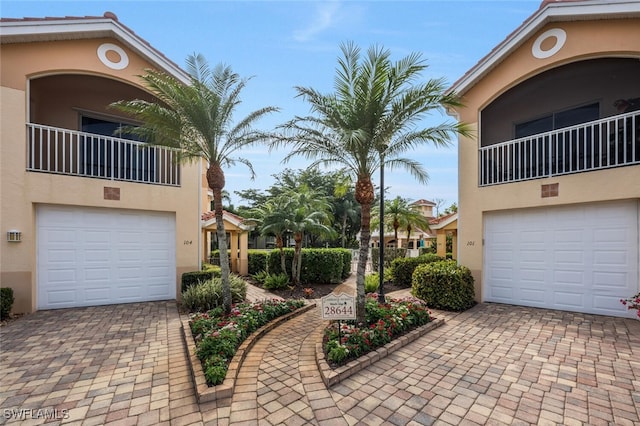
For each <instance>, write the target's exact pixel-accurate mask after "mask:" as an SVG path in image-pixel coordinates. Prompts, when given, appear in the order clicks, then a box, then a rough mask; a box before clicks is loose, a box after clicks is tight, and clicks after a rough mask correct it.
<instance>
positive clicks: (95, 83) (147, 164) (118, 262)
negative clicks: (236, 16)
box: [0, 13, 202, 312]
mask: <svg viewBox="0 0 640 426" xmlns="http://www.w3.org/2000/svg"><path fill="white" fill-rule="evenodd" d="M0 29H1V35H0V40H1V43H2V44H1V50H0V55H1V58H0V63H1V69H0V77H1V88H0V90H1V92H0V99H1V106H2V109H1V114H0V142H1V150H0V155H1V157H0V185H1V186H0V189H1V198H0V202H1V204H0V229H1V230H2V236H3V238H2V241H1V242H0V249H1V253H0V280H1V285H2V287H11V288H12V289H13V290H14V293H15V299H16V300H15V304H14V309H13V310H14V312H31V311H34V310H38V309H53V308H65V307H75V306H89V305H101V304H110V303H125V302H137V301H149V300H168V299H175V298H176V296H177V292H178V289H179V281H180V276H181V275H182V273H183V272H186V271H190V270H194V269H197V268H198V266H199V259H200V258H201V257H202V256H201V253H200V250H201V247H202V245H201V244H200V238H201V223H200V214H201V211H202V210H201V207H200V205H199V204H200V201H199V200H201V190H202V186H201V174H202V170H201V166H200V165H196V166H188V165H180V164H178V163H177V162H176V161H174V160H175V158H176V157H175V152H172V151H171V150H168V149H164V148H159V147H148V146H145V145H144V144H141V143H139V142H136V141H132V140H128V139H126V138H116V137H113V130H114V129H115V128H117V127H118V126H120V125H121V124H135V123H131V122H130V121H129V120H128V119H127V118H126V117H123V116H122V115H121V114H119V113H118V112H117V111H115V110H113V109H110V108H108V105H109V104H110V103H112V102H114V101H117V100H122V99H135V98H144V99H150V95H149V94H148V93H147V92H145V90H144V88H143V86H142V85H141V80H140V78H139V77H137V76H138V75H140V74H143V73H144V70H145V69H148V68H155V69H159V70H162V71H164V72H167V73H169V74H171V75H173V76H174V77H176V78H177V79H179V80H180V81H184V82H185V83H186V82H188V77H187V75H186V74H185V72H184V71H182V70H181V69H180V68H179V67H178V66H177V65H175V64H174V63H172V62H171V61H169V60H168V59H167V58H166V57H164V56H163V55H162V54H161V53H160V52H158V51H157V50H155V49H154V48H153V47H151V46H150V45H149V44H148V43H147V42H146V41H145V40H142V39H141V38H140V37H138V36H137V35H136V34H135V33H133V32H132V31H131V30H130V29H128V28H127V27H126V26H124V25H122V24H121V23H120V22H118V20H117V18H116V17H115V16H114V15H113V14H110V13H106V14H105V15H104V16H102V17H82V18H46V19H31V18H29V19H2V21H1V26H0ZM5 234H6V238H5ZM16 240H18V241H16Z"/></svg>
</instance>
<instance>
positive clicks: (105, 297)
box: [83, 286, 111, 304]
mask: <svg viewBox="0 0 640 426" xmlns="http://www.w3.org/2000/svg"><path fill="white" fill-rule="evenodd" d="M110 291H111V288H110V287H107V286H103V287H95V288H94V287H88V288H85V289H84V290H83V294H84V299H85V301H87V302H88V303H90V304H101V303H104V304H107V303H108V301H109V294H110Z"/></svg>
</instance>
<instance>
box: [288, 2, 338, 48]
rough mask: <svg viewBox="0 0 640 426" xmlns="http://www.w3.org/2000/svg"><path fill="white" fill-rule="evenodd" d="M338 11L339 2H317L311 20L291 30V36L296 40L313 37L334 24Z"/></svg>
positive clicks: (305, 39)
mask: <svg viewBox="0 0 640 426" xmlns="http://www.w3.org/2000/svg"><path fill="white" fill-rule="evenodd" d="M339 13H340V3H339V2H337V1H329V2H322V3H318V4H317V7H316V11H315V14H314V16H313V20H312V21H311V22H310V23H309V24H308V25H307V26H306V27H305V28H303V29H299V30H296V31H294V32H293V38H294V39H295V40H296V41H298V42H305V41H309V40H311V39H313V38H314V37H315V36H316V35H317V34H319V33H321V32H323V31H324V30H327V29H329V28H331V27H332V26H333V25H335V22H336V19H337V18H338V16H339Z"/></svg>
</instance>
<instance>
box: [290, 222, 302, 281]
mask: <svg viewBox="0 0 640 426" xmlns="http://www.w3.org/2000/svg"><path fill="white" fill-rule="evenodd" d="M293 239H294V241H295V243H296V245H295V248H294V250H293V261H292V262H291V279H292V280H293V285H298V284H299V283H300V268H301V266H302V262H301V260H302V259H301V256H300V251H301V249H302V235H301V234H300V233H296V234H295V235H294V237H293Z"/></svg>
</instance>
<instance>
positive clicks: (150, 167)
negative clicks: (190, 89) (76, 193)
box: [27, 123, 180, 186]
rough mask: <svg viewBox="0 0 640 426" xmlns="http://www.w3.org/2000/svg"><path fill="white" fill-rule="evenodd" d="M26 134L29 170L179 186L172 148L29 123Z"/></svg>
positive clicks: (175, 159) (176, 153)
mask: <svg viewBox="0 0 640 426" xmlns="http://www.w3.org/2000/svg"><path fill="white" fill-rule="evenodd" d="M27 138H28V143H27V170H28V171H30V172H43V173H55V174H62V175H71V176H81V177H87V178H97V179H110V180H118V181H125V182H137V183H146V184H156V185H166V186H180V165H179V162H178V152H177V151H176V150H174V149H170V148H165V147H156V146H150V145H147V144H144V143H141V142H136V141H131V140H127V139H120V138H115V137H109V136H102V135H95V134H91V133H84V132H77V131H73V130H68V129H61V128H57V127H50V126H42V125H38V124H31V123H29V124H27Z"/></svg>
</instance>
